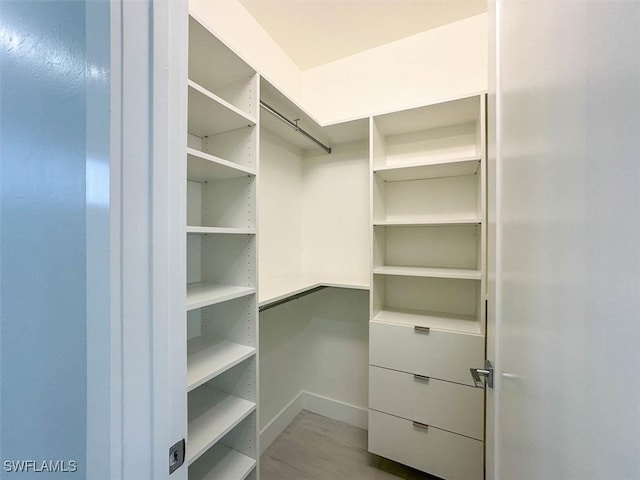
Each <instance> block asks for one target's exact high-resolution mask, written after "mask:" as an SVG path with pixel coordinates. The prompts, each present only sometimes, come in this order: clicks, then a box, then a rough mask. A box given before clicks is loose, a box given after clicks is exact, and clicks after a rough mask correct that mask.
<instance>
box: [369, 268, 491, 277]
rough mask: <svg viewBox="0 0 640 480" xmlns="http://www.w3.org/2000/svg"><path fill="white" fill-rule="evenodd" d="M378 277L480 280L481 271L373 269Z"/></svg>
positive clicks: (455, 269)
mask: <svg viewBox="0 0 640 480" xmlns="http://www.w3.org/2000/svg"><path fill="white" fill-rule="evenodd" d="M373 273H375V274H377V275H397V276H403V277H430V278H455V279H460V280H480V279H481V278H482V275H481V273H480V271H479V270H468V269H462V268H431V267H397V266H383V267H376V268H374V269H373Z"/></svg>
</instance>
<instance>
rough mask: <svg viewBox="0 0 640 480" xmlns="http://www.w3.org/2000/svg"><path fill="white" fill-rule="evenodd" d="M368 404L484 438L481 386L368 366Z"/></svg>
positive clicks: (372, 407) (427, 423) (438, 426)
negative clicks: (416, 376) (476, 386)
mask: <svg viewBox="0 0 640 480" xmlns="http://www.w3.org/2000/svg"><path fill="white" fill-rule="evenodd" d="M369 408H371V409H373V410H377V411H379V412H384V413H389V414H392V415H396V416H398V417H402V418H406V419H407V420H412V421H417V422H420V423H424V424H426V425H432V426H434V427H437V428H441V429H443V430H448V431H450V432H454V433H459V434H461V435H466V436H468V437H472V438H475V439H477V440H481V441H482V440H483V433H482V432H483V429H484V425H483V423H484V422H483V419H484V390H483V389H481V388H475V387H468V386H466V385H459V384H457V383H451V382H444V381H442V380H436V379H434V378H429V379H427V378H419V377H418V378H415V377H414V375H413V374H410V373H404V372H398V371H395V370H388V369H386V368H380V367H373V366H370V367H369Z"/></svg>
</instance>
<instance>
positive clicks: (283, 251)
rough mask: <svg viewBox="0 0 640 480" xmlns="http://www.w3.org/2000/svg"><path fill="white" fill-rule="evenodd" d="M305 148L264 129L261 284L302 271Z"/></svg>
mask: <svg viewBox="0 0 640 480" xmlns="http://www.w3.org/2000/svg"><path fill="white" fill-rule="evenodd" d="M302 174H303V167H302V151H301V150H300V149H298V148H297V147H295V146H294V145H291V144H290V143H288V142H285V141H283V140H282V139H281V138H280V137H278V136H277V135H275V134H273V133H271V132H270V131H268V130H265V129H264V128H263V129H262V130H261V132H260V172H259V177H258V178H259V182H258V198H259V199H260V200H259V202H258V211H259V213H258V222H259V224H258V231H259V235H260V237H259V242H258V259H259V285H260V288H261V289H263V288H267V287H268V286H269V284H270V283H273V282H274V281H275V280H276V279H277V278H282V277H290V276H293V275H298V276H299V275H300V274H301V273H302V245H303V244H302V216H303V208H302V197H303V187H302Z"/></svg>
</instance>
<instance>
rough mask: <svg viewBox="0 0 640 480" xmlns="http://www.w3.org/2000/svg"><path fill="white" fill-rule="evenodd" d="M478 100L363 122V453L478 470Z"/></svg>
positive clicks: (482, 149) (481, 133)
mask: <svg viewBox="0 0 640 480" xmlns="http://www.w3.org/2000/svg"><path fill="white" fill-rule="evenodd" d="M485 102H486V99H485V95H473V96H470V97H466V98H458V99H454V100H450V101H446V102H442V103H436V104H432V105H426V106H423V107H418V108H413V109H409V110H403V111H398V112H392V113H388V114H383V115H378V116H374V117H373V118H371V122H370V134H371V142H370V167H371V175H370V179H371V237H370V238H371V255H372V258H371V297H370V300H371V301H370V309H371V317H370V321H369V450H370V451H371V452H373V453H375V454H377V455H381V456H383V457H387V458H389V459H392V460H395V461H397V462H400V463H404V464H407V465H410V466H412V467H414V468H417V469H419V470H422V471H425V472H427V473H430V474H432V475H436V476H438V477H442V478H444V479H446V480H481V479H482V478H483V476H484V473H483V472H484V436H485V433H484V413H485V405H484V402H485V394H484V393H485V392H484V390H483V389H481V388H476V387H475V384H474V380H473V378H472V376H471V373H470V371H469V369H470V368H477V367H478V366H482V365H484V360H485V344H486V338H485V323H486V319H485V315H486V312H485V296H486V295H485V291H486V263H487V259H486V256H487V255H486V252H487V250H486V237H487V234H486V232H487V223H486V174H485V172H486V131H485V121H486V120H485V118H486V108H485Z"/></svg>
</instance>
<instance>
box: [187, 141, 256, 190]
mask: <svg viewBox="0 0 640 480" xmlns="http://www.w3.org/2000/svg"><path fill="white" fill-rule="evenodd" d="M247 175H249V176H255V175H256V170H255V169H254V168H251V167H246V166H244V165H239V164H237V163H233V162H230V161H228V160H224V159H222V158H219V157H216V156H214V155H209V154H208V153H204V152H201V151H199V150H196V149H194V148H187V179H188V180H191V181H194V182H211V181H217V180H227V179H229V178H238V177H246V176H247Z"/></svg>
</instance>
